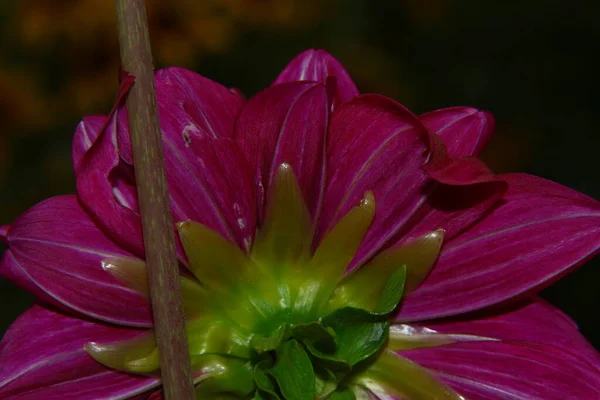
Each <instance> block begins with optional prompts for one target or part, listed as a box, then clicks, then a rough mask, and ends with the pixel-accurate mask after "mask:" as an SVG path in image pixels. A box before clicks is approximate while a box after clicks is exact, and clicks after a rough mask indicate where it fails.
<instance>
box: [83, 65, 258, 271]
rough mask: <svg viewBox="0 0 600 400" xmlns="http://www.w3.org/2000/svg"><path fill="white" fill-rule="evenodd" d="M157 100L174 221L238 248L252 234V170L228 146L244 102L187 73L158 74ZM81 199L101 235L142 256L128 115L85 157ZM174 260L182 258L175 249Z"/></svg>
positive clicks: (114, 119)
mask: <svg viewBox="0 0 600 400" xmlns="http://www.w3.org/2000/svg"><path fill="white" fill-rule="evenodd" d="M156 89H157V102H158V109H159V117H160V121H161V130H162V133H163V145H164V155H165V166H166V170H167V180H168V183H169V190H170V196H171V210H172V212H173V219H174V222H179V221H184V220H188V219H192V220H195V221H198V222H201V223H203V224H205V225H207V226H209V227H211V228H213V229H215V230H217V231H218V232H220V233H221V234H222V235H223V236H225V237H227V238H229V239H230V240H232V241H237V243H238V244H239V245H240V246H241V247H248V246H249V242H250V241H251V240H250V238H251V237H252V236H253V234H254V231H255V202H254V187H253V186H252V182H251V171H250V168H248V166H247V165H246V161H245V160H244V157H243V155H242V153H241V151H240V150H239V148H238V147H237V144H236V143H234V142H233V141H232V140H231V137H232V135H233V125H234V122H235V118H236V115H237V113H238V112H239V110H240V108H241V106H242V103H243V101H242V99H241V98H240V97H239V96H238V95H237V94H235V93H233V92H232V91H230V90H229V89H227V88H225V87H224V86H221V85H219V84H217V83H215V82H212V81H210V80H209V79H206V78H203V77H201V76H200V75H197V74H195V73H193V72H191V71H187V70H184V69H181V68H169V69H166V70H161V71H158V72H157V73H156ZM81 165H82V167H81V168H80V169H79V171H78V174H77V175H78V176H77V178H78V179H77V183H78V192H79V196H80V198H81V200H82V202H83V204H84V205H85V207H86V208H87V209H88V211H89V212H90V213H91V214H92V215H93V216H94V218H95V219H96V220H97V221H98V223H99V225H100V226H101V227H102V229H103V230H104V231H105V232H106V233H107V234H108V235H109V236H110V237H111V238H113V239H114V240H115V241H117V242H118V243H120V244H122V246H123V247H124V248H126V249H127V250H129V251H131V252H133V253H134V254H136V255H139V256H142V255H143V254H144V250H143V245H142V241H141V226H140V219H139V215H138V213H137V209H138V204H137V199H136V188H135V182H134V179H133V167H132V153H131V143H130V139H129V130H128V122H127V113H126V110H125V108H124V107H121V108H120V109H119V111H118V113H115V114H113V115H112V116H111V121H110V123H109V124H108V127H107V128H106V129H105V130H104V132H103V133H102V135H101V136H100V139H99V140H97V141H96V142H95V143H94V145H93V146H92V148H91V149H90V150H89V151H88V153H87V154H86V155H85V157H84V162H82V164H81ZM179 254H180V258H181V259H182V260H183V259H185V258H184V256H183V252H182V251H181V248H179Z"/></svg>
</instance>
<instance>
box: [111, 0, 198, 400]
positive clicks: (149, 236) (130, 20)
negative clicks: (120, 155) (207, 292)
mask: <svg viewBox="0 0 600 400" xmlns="http://www.w3.org/2000/svg"><path fill="white" fill-rule="evenodd" d="M116 8H117V21H118V27H119V43H120V48H121V63H122V67H123V69H125V71H127V72H128V73H130V74H132V75H133V77H134V78H135V82H134V84H133V86H132V88H131V91H130V92H129V95H128V97H127V111H128V117H129V126H130V134H131V143H132V149H133V160H134V166H135V175H136V181H137V183H138V185H137V189H138V198H139V203H140V213H141V217H142V228H143V233H144V248H145V251H146V263H147V273H148V284H149V294H150V300H151V305H152V314H153V317H154V329H155V332H156V341H157V344H158V350H159V354H160V365H161V377H162V382H163V386H164V393H165V398H166V399H167V400H192V399H194V390H193V383H192V378H191V368H190V360H189V355H188V345H187V337H186V334H185V319H184V313H183V303H182V299H181V290H180V284H179V270H178V264H177V255H176V252H175V237H174V232H173V228H172V226H173V224H172V221H171V213H170V209H169V195H168V189H167V180H166V174H165V167H164V155H163V150H162V140H161V133H160V125H159V121H158V112H157V106H156V91H155V87H154V68H153V62H152V54H151V46H150V38H149V33H148V23H147V17H146V7H145V3H144V1H143V0H116Z"/></svg>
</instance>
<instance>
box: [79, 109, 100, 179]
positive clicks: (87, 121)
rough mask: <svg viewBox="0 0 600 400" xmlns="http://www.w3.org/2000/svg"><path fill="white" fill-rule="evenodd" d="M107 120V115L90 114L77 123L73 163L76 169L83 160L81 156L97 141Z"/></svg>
mask: <svg viewBox="0 0 600 400" xmlns="http://www.w3.org/2000/svg"><path fill="white" fill-rule="evenodd" d="M106 122H107V117H106V116H105V115H89V116H87V117H85V118H83V120H81V122H80V123H79V124H78V125H77V128H76V129H75V135H74V137H73V150H72V151H73V165H74V166H75V168H74V169H75V170H77V167H78V166H79V163H80V162H81V158H82V157H83V155H84V154H85V152H86V151H88V149H89V148H90V147H92V143H94V142H95V141H96V139H97V138H98V136H99V135H100V132H101V130H102V129H103V128H104V126H105V125H106Z"/></svg>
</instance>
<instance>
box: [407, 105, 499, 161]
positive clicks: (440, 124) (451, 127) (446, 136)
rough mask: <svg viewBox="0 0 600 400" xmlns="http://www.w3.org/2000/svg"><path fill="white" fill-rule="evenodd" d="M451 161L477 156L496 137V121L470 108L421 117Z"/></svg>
mask: <svg viewBox="0 0 600 400" xmlns="http://www.w3.org/2000/svg"><path fill="white" fill-rule="evenodd" d="M419 118H420V119H421V121H423V123H424V124H425V125H426V126H427V127H428V128H429V129H431V130H432V131H433V132H435V133H437V134H438V135H439V136H440V137H441V138H442V141H443V142H444V144H445V145H446V148H447V149H448V153H449V154H450V155H451V156H452V157H470V156H478V155H479V154H480V153H481V151H482V150H483V149H484V147H485V145H486V144H487V143H488V141H489V140H490V138H491V137H492V134H493V133H494V117H493V116H492V114H490V113H489V112H487V111H480V110H477V109H475V108H470V107H450V108H443V109H441V110H436V111H431V112H428V113H425V114H422V115H420V116H419Z"/></svg>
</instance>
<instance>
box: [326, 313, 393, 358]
mask: <svg viewBox="0 0 600 400" xmlns="http://www.w3.org/2000/svg"><path fill="white" fill-rule="evenodd" d="M322 322H323V325H325V326H327V327H330V328H332V329H333V330H334V331H335V334H336V339H335V341H336V354H335V358H334V359H336V360H343V361H346V362H347V363H348V364H350V365H351V366H354V365H356V364H358V363H359V362H361V361H363V360H365V359H367V358H369V357H370V356H371V355H373V354H375V353H376V352H377V351H378V350H379V349H380V348H381V347H382V346H383V345H384V343H385V340H386V338H387V334H388V331H389V326H390V323H389V321H388V320H387V318H386V317H385V316H382V315H378V314H374V313H370V312H368V311H366V310H362V309H360V308H353V307H344V308H340V309H339V310H336V311H334V312H332V313H331V314H329V315H328V316H327V317H325V318H324V319H323V321H322Z"/></svg>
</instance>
